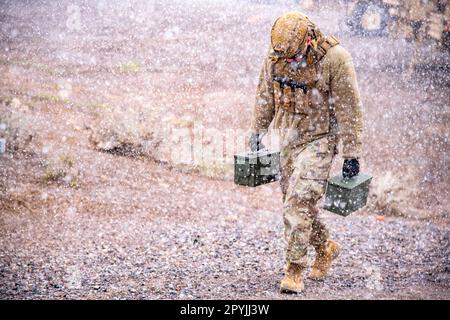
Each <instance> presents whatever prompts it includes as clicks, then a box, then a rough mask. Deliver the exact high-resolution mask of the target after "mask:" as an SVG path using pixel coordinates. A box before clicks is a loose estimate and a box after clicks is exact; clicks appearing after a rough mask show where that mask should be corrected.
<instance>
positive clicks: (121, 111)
mask: <svg viewBox="0 0 450 320" xmlns="http://www.w3.org/2000/svg"><path fill="white" fill-rule="evenodd" d="M96 112H97V113H96V116H97V117H96V122H95V124H94V126H93V127H92V128H91V130H90V136H89V140H90V142H91V143H92V145H93V146H94V148H95V149H97V150H100V151H105V152H111V153H117V154H121V155H128V156H144V157H148V158H151V159H158V156H157V152H158V147H159V145H160V144H161V141H162V137H161V136H160V135H159V132H158V129H157V128H156V127H155V124H156V120H155V119H154V117H153V115H152V114H151V113H150V112H148V111H145V110H141V109H138V108H129V109H125V108H113V107H108V108H106V107H105V108H103V107H102V108H99V109H98V110H97V111H96Z"/></svg>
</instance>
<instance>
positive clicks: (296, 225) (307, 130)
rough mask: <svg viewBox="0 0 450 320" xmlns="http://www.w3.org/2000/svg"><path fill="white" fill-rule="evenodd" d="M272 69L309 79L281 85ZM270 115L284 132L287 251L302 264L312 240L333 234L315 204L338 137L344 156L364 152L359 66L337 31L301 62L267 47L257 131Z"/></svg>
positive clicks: (323, 239)
mask: <svg viewBox="0 0 450 320" xmlns="http://www.w3.org/2000/svg"><path fill="white" fill-rule="evenodd" d="M274 76H282V77H286V76H287V77H288V78H289V79H292V80H295V81H297V82H298V83H306V84H307V90H306V92H304V91H303V90H301V89H291V88H290V87H289V86H284V87H283V86H282V85H280V84H279V82H276V81H274V80H273V77H274ZM272 122H273V127H274V129H276V130H277V131H279V134H280V138H281V161H282V162H281V164H282V172H281V173H282V178H281V189H282V192H283V218H284V224H285V238H286V243H287V250H286V259H287V261H288V262H291V263H296V264H299V265H305V264H306V252H307V247H308V245H309V244H311V245H312V246H314V247H315V248H318V247H319V246H320V245H323V244H324V243H325V242H326V240H327V238H328V232H327V230H326V228H325V226H324V225H323V224H322V223H321V222H320V221H319V219H318V210H317V209H316V207H315V206H316V204H317V201H318V200H319V199H320V198H321V197H322V196H323V194H324V192H325V187H326V181H327V179H328V176H329V173H330V168H331V164H332V160H333V157H334V155H335V154H336V153H337V148H336V144H337V141H338V139H340V140H341V141H342V146H343V157H344V158H349V159H351V158H358V157H360V155H361V131H362V115H361V103H360V97H359V92H358V87H357V83H356V74H355V69H354V66H353V62H352V58H351V56H350V54H349V53H348V52H347V51H346V50H345V49H344V48H343V47H342V46H340V45H339V44H338V41H337V40H336V39H335V38H334V37H329V38H326V39H325V38H321V39H320V41H319V42H318V45H317V50H314V51H312V52H311V53H310V54H309V55H308V59H307V64H306V66H303V67H298V65H292V63H289V62H287V60H286V59H284V58H282V57H280V56H278V55H277V53H276V52H275V51H274V50H273V49H270V51H269V53H268V55H267V57H266V59H265V61H264V64H263V67H262V70H261V73H260V78H259V84H258V87H257V99H256V104H255V107H254V110H253V115H252V125H251V128H252V131H253V132H259V131H264V130H267V129H268V127H269V125H270V123H272Z"/></svg>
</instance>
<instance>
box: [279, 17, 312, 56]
mask: <svg viewBox="0 0 450 320" xmlns="http://www.w3.org/2000/svg"><path fill="white" fill-rule="evenodd" d="M315 31H316V27H315V25H314V23H313V22H311V20H309V18H308V17H307V16H306V15H304V14H303V13H300V12H289V13H286V14H284V15H282V16H281V17H279V18H278V19H277V20H276V21H275V23H274V24H273V26H272V32H271V44H272V48H273V50H274V51H275V52H276V53H278V54H279V55H280V56H283V57H286V58H289V57H293V56H294V55H295V54H296V53H297V52H299V51H300V50H301V49H302V48H303V47H304V45H305V43H306V40H307V36H308V35H311V36H312V39H313V40H317V38H318V37H317V36H318V34H316V32H315Z"/></svg>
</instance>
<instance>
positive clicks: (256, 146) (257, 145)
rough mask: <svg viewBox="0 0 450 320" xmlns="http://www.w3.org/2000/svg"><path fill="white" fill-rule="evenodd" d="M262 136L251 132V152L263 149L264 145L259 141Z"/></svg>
mask: <svg viewBox="0 0 450 320" xmlns="http://www.w3.org/2000/svg"><path fill="white" fill-rule="evenodd" d="M261 140H262V136H260V135H259V134H258V133H252V135H251V136H250V150H252V151H253V152H255V151H258V150H261V149H264V148H265V147H264V145H263V144H262V143H261Z"/></svg>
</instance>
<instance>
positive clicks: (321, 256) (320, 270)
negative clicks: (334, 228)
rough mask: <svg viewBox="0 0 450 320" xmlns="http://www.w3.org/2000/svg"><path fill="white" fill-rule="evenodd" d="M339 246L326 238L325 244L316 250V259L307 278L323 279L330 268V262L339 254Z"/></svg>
mask: <svg viewBox="0 0 450 320" xmlns="http://www.w3.org/2000/svg"><path fill="white" fill-rule="evenodd" d="M340 251H341V246H340V245H339V244H338V243H337V242H335V241H333V240H328V241H327V243H326V244H324V245H323V246H321V247H320V248H318V249H317V250H316V261H314V265H313V267H312V270H311V273H310V274H309V278H310V279H313V280H323V279H325V277H326V276H327V274H328V272H329V271H330V268H331V262H332V261H333V260H334V259H336V258H337V257H338V256H339V253H340Z"/></svg>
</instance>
